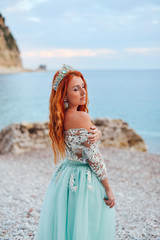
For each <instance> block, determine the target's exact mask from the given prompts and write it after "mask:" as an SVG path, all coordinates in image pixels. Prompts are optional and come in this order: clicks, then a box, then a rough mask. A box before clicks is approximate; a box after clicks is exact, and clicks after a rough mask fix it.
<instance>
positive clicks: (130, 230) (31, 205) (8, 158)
mask: <svg viewBox="0 0 160 240" xmlns="http://www.w3.org/2000/svg"><path fill="white" fill-rule="evenodd" d="M100 151H101V153H102V156H103V157H104V160H105V163H106V166H107V169H108V180H109V182H110V185H111V187H112V191H113V193H114V195H115V199H116V205H115V209H116V240H139V239H143V240H152V239H156V240H159V239H160V233H159V224H160V222H159V216H160V206H159V198H160V197H159V196H160V189H159V185H160V179H159V176H160V167H159V166H160V155H156V154H149V153H147V152H138V151H134V152H133V151H131V150H129V149H118V148H113V147H100ZM54 167H55V166H54V162H53V151H52V149H51V147H48V148H47V147H46V148H45V149H35V150H31V151H29V152H24V153H21V154H19V155H14V154H12V153H11V152H9V153H6V154H3V155H0V169H1V171H0V175H1V182H0V188H1V189H0V190H1V196H0V206H1V208H0V218H1V223H0V240H2V239H3V240H14V239H16V240H20V239H23V240H31V239H34V235H35V232H36V229H37V224H38V220H39V216H40V210H41V206H42V201H43V198H44V194H45V191H46V189H47V187H48V185H49V182H50V180H51V178H52V174H53V172H54Z"/></svg>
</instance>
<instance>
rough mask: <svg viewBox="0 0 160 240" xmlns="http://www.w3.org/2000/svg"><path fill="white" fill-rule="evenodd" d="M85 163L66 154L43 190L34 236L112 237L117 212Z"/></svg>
mask: <svg viewBox="0 0 160 240" xmlns="http://www.w3.org/2000/svg"><path fill="white" fill-rule="evenodd" d="M104 197H105V198H107V195H106V192H105V189H104V186H103V185H102V183H101V182H100V181H99V180H98V178H97V176H96V174H95V173H94V172H93V171H92V170H91V168H90V166H89V165H88V164H87V163H82V162H77V161H73V160H69V159H67V158H65V159H64V160H63V161H61V162H60V163H59V164H58V165H57V166H56V168H55V170H54V173H53V176H52V178H51V181H50V183H49V186H48V188H47V190H46V193H45V196H44V200H43V204H42V208H41V213H40V218H39V223H38V228H37V231H36V234H35V240H115V228H116V220H115V218H116V214H115V213H116V212H115V206H114V207H112V208H110V207H109V206H107V205H106V203H105V202H104V200H103V198H104Z"/></svg>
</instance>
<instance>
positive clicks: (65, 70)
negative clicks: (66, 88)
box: [53, 64, 75, 90]
mask: <svg viewBox="0 0 160 240" xmlns="http://www.w3.org/2000/svg"><path fill="white" fill-rule="evenodd" d="M74 70H75V69H73V68H72V67H71V66H69V65H66V64H63V67H62V68H61V69H60V70H59V74H58V76H57V77H56V78H55V81H54V83H53V89H54V90H57V88H58V85H59V84H60V82H61V81H62V79H63V78H64V77H65V76H66V74H67V73H68V72H69V71H74Z"/></svg>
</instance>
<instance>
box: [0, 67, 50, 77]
mask: <svg viewBox="0 0 160 240" xmlns="http://www.w3.org/2000/svg"><path fill="white" fill-rule="evenodd" d="M22 72H49V70H42V69H25V68H21V67H2V66H0V75H1V74H13V73H22Z"/></svg>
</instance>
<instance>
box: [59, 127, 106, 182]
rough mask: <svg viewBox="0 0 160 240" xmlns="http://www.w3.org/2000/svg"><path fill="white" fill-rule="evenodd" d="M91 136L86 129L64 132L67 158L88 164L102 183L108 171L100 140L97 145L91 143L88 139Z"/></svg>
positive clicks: (71, 129) (72, 129)
mask: <svg viewBox="0 0 160 240" xmlns="http://www.w3.org/2000/svg"><path fill="white" fill-rule="evenodd" d="M90 134H92V133H88V131H87V129H85V128H70V129H69V130H67V131H64V141H65V145H66V149H65V153H66V158H67V159H70V160H73V161H79V162H82V163H84V164H86V163H88V164H89V165H90V167H91V169H92V170H93V172H95V174H96V175H97V177H98V179H99V180H100V181H101V180H103V179H104V178H106V177H107V169H106V165H105V163H104V159H103V157H102V155H101V153H100V151H99V147H98V144H99V142H100V140H98V141H97V142H95V143H92V142H90V141H89V139H88V137H87V136H88V135H90Z"/></svg>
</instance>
